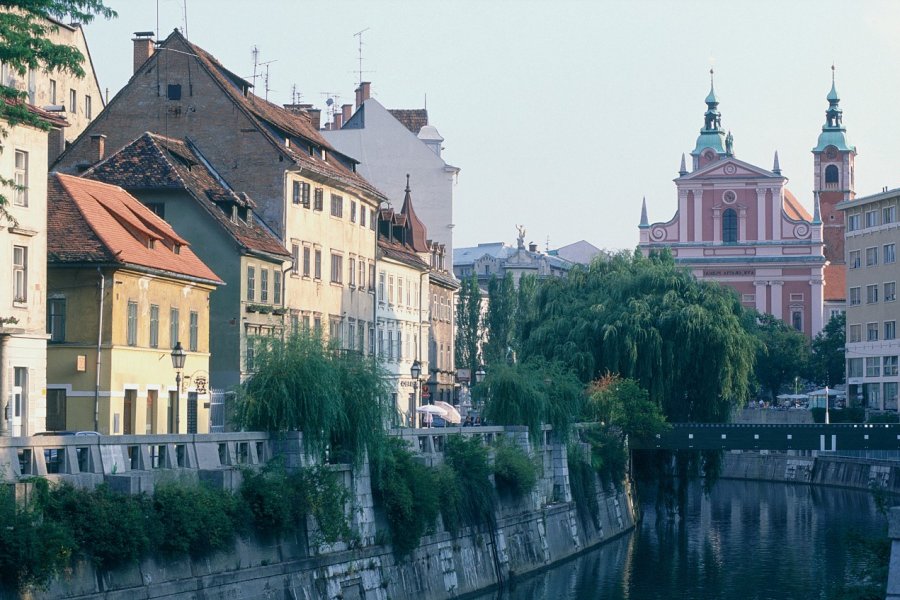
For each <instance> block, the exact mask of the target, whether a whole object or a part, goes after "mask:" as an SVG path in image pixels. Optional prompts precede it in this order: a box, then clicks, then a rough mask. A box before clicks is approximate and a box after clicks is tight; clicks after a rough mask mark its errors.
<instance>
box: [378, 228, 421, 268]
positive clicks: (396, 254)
mask: <svg viewBox="0 0 900 600" xmlns="http://www.w3.org/2000/svg"><path fill="white" fill-rule="evenodd" d="M378 249H379V250H381V251H382V253H383V254H384V256H385V257H386V258H392V259H394V260H397V261H400V262H402V263H405V264H407V265H410V266H411V267H415V268H417V269H422V270H425V271H427V270H428V269H429V268H430V265H429V264H428V263H427V262H425V261H424V260H422V259H421V258H419V255H417V254H416V253H415V252H413V251H412V249H411V248H410V247H409V246H406V245H403V244H400V243H398V242H394V241H390V240H387V239H385V238H384V237H383V236H382V237H380V238H379V239H378Z"/></svg>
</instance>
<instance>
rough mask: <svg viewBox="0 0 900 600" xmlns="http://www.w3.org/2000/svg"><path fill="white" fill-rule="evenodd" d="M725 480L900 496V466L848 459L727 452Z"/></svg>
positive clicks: (882, 461)
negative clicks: (826, 487) (746, 480)
mask: <svg viewBox="0 0 900 600" xmlns="http://www.w3.org/2000/svg"><path fill="white" fill-rule="evenodd" d="M721 476H722V477H724V478H727V479H756V480H762V481H781V482H786V483H806V484H815V485H827V486H835V487H843V488H852V489H858V490H866V491H869V490H872V489H878V490H882V491H885V492H888V493H892V494H900V462H898V461H890V460H875V459H869V458H850V457H845V456H830V455H827V454H821V453H820V454H819V455H818V456H792V455H787V454H762V453H757V452H728V453H726V454H725V456H724V461H723V465H722V474H721Z"/></svg>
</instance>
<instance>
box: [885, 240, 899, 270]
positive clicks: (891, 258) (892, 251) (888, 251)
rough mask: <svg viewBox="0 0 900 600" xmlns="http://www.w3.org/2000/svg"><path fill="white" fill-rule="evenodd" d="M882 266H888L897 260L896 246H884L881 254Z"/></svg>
mask: <svg viewBox="0 0 900 600" xmlns="http://www.w3.org/2000/svg"><path fill="white" fill-rule="evenodd" d="M882 258H883V261H884V264H886V265H889V264H891V263H893V262H896V260H897V253H896V246H895V245H894V244H885V245H884V252H883V256H882Z"/></svg>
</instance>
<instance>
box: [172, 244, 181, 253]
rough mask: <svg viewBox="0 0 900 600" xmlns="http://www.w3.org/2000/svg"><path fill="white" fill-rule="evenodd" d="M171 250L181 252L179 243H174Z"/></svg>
mask: <svg viewBox="0 0 900 600" xmlns="http://www.w3.org/2000/svg"><path fill="white" fill-rule="evenodd" d="M172 252H174V253H175V254H181V244H175V245H174V246H172Z"/></svg>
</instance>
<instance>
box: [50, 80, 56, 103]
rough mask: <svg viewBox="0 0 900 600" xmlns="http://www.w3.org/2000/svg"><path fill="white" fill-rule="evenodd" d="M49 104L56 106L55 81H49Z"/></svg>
mask: <svg viewBox="0 0 900 600" xmlns="http://www.w3.org/2000/svg"><path fill="white" fill-rule="evenodd" d="M50 104H56V81H55V80H53V79H51V80H50Z"/></svg>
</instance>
